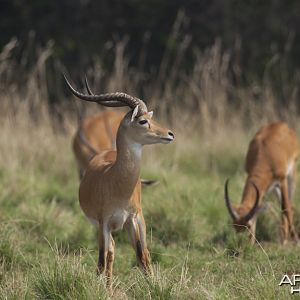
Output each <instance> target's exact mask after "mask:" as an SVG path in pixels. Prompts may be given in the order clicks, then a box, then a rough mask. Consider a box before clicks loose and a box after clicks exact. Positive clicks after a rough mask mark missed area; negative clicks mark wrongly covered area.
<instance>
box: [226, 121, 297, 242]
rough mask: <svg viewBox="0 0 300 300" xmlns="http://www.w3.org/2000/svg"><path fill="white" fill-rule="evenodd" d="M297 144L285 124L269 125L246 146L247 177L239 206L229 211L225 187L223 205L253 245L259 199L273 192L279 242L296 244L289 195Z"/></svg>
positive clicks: (295, 137) (292, 181)
mask: <svg viewBox="0 0 300 300" xmlns="http://www.w3.org/2000/svg"><path fill="white" fill-rule="evenodd" d="M298 155H299V144H298V140H297V136H296V133H295V132H294V130H292V129H291V128H289V127H288V125H287V124H286V123H283V122H278V123H272V124H270V125H267V126H265V127H263V128H261V129H260V130H259V131H258V132H257V133H256V135H255V136H254V138H253V140H252V141H251V142H250V145H249V149H248V153H247V157H246V172H247V173H248V177H247V180H246V184H245V187H244V192H243V197H242V201H241V203H240V205H239V206H238V207H236V208H234V207H232V205H231V201H230V199H229V196H228V180H227V181H226V183H225V190H224V193H225V202H226V206H227V208H228V212H229V214H230V216H231V217H232V219H233V222H234V224H233V225H234V228H235V229H236V231H237V232H240V231H244V230H245V229H248V231H249V237H250V240H251V242H252V243H254V242H255V226H256V218H257V213H258V211H259V207H262V202H263V197H264V196H265V195H266V194H267V193H269V192H270V191H272V190H275V191H276V194H277V196H278V199H279V200H280V203H281V209H282V217H281V239H282V243H283V244H286V242H287V240H288V238H289V237H291V238H292V239H293V240H294V241H298V235H297V233H296V230H295V227H294V223H293V209H292V203H291V201H292V194H293V191H294V188H295V180H296V163H297V159H298Z"/></svg>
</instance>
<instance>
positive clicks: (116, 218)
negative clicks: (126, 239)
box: [108, 209, 130, 231]
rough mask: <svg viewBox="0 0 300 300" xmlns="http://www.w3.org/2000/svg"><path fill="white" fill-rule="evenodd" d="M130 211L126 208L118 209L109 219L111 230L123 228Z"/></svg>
mask: <svg viewBox="0 0 300 300" xmlns="http://www.w3.org/2000/svg"><path fill="white" fill-rule="evenodd" d="M129 214H130V213H129V212H128V211H127V210H125V209H118V210H117V211H115V212H114V213H113V215H112V216H111V217H110V218H109V220H108V228H109V229H110V230H111V231H117V230H121V229H123V226H124V223H125V222H126V220H127V219H128V217H129Z"/></svg>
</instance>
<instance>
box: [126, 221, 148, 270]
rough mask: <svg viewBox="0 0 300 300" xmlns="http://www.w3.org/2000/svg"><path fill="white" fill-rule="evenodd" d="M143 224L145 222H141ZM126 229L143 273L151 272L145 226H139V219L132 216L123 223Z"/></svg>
mask: <svg viewBox="0 0 300 300" xmlns="http://www.w3.org/2000/svg"><path fill="white" fill-rule="evenodd" d="M143 224H145V223H144V222H143ZM125 228H126V231H127V233H128V235H129V238H130V241H131V244H132V247H133V248H134V250H135V253H136V257H137V261H138V264H139V266H140V268H141V269H142V270H143V272H144V273H146V274H149V273H151V266H150V255H149V251H148V249H147V245H146V243H145V241H146V235H145V227H144V226H143V225H142V226H140V219H139V216H138V217H132V218H130V219H128V221H127V222H126V223H125Z"/></svg>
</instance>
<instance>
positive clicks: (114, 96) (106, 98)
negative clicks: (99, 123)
mask: <svg viewBox="0 0 300 300" xmlns="http://www.w3.org/2000/svg"><path fill="white" fill-rule="evenodd" d="M63 76H64V79H65V81H66V84H67V86H68V87H69V89H70V91H71V92H72V93H73V94H74V95H75V96H76V97H78V98H80V99H82V100H85V101H90V102H96V103H99V104H102V105H104V106H110V107H120V106H129V107H130V108H132V109H134V108H135V107H136V106H138V107H139V112H138V115H142V114H144V113H145V112H147V111H148V109H147V106H146V104H145V103H144V102H143V101H142V100H141V99H138V98H136V97H132V96H130V95H128V94H125V93H119V92H116V93H107V94H100V95H94V94H92V95H85V94H82V93H80V92H78V91H77V90H75V89H74V88H73V87H72V85H71V84H70V82H69V81H68V79H67V77H66V75H65V74H63ZM88 92H89V93H90V89H89V88H88Z"/></svg>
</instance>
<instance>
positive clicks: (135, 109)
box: [131, 105, 139, 122]
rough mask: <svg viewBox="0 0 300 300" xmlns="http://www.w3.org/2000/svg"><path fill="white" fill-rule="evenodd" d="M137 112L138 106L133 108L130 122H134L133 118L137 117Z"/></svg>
mask: <svg viewBox="0 0 300 300" xmlns="http://www.w3.org/2000/svg"><path fill="white" fill-rule="evenodd" d="M138 111H139V106H138V105H137V106H136V107H135V108H134V110H133V112H132V115H131V122H133V121H134V118H135V117H136V116H137V113H138Z"/></svg>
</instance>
